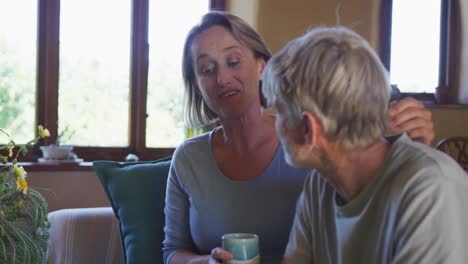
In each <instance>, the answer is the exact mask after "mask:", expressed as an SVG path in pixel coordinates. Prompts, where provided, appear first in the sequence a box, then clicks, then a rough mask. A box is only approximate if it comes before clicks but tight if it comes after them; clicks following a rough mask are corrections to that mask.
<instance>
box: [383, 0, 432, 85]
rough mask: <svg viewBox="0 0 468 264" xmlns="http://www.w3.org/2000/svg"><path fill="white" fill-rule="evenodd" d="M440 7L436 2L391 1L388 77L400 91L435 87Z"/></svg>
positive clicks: (414, 0)
mask: <svg viewBox="0 0 468 264" xmlns="http://www.w3.org/2000/svg"><path fill="white" fill-rule="evenodd" d="M422 7H423V8H422ZM440 8H441V1H440V0H411V1H408V0H393V11H392V12H393V14H392V43H391V47H392V50H391V59H390V77H391V82H392V84H396V85H398V88H399V89H400V90H401V92H406V93H422V92H427V93H434V92H435V88H436V87H437V86H438V85H439V45H440Z"/></svg>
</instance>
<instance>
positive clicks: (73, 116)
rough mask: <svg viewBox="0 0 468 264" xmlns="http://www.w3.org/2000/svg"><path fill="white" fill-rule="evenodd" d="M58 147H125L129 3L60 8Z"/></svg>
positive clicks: (82, 2) (73, 0)
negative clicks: (59, 143)
mask: <svg viewBox="0 0 468 264" xmlns="http://www.w3.org/2000/svg"><path fill="white" fill-rule="evenodd" d="M60 8H61V10H60V12H61V13H60V77H59V78H60V79H59V120H58V128H59V134H60V133H61V132H63V131H65V130H66V132H65V135H64V136H63V141H62V142H61V143H63V144H73V145H81V146H128V144H129V142H128V134H129V131H128V127H129V96H130V89H129V78H130V73H129V69H130V40H131V35H130V27H131V1H130V0H99V1H95V0H67V1H61V3H60Z"/></svg>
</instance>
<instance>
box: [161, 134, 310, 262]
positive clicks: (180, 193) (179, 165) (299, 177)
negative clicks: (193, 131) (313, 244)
mask: <svg viewBox="0 0 468 264" xmlns="http://www.w3.org/2000/svg"><path fill="white" fill-rule="evenodd" d="M212 135H213V132H209V133H205V134H203V135H200V136H198V137H195V138H192V139H189V140H187V141H185V142H184V143H183V144H182V145H180V146H179V147H178V148H177V149H176V151H175V153H174V157H173V160H172V164H171V169H170V172H169V180H168V184H167V190H166V208H165V213H166V226H165V228H164V231H165V240H164V243H163V252H164V262H165V263H169V261H170V258H171V257H172V255H173V254H174V253H175V251H176V250H181V249H185V250H190V251H194V252H197V253H199V254H210V252H211V250H212V249H213V248H215V247H219V246H221V236H222V235H223V234H226V233H234V232H243V233H255V234H257V235H259V237H260V255H261V259H262V263H280V260H281V259H282V255H283V253H284V250H285V247H286V243H287V241H288V236H289V231H290V228H291V225H292V221H293V218H294V211H295V205H296V201H297V198H298V197H299V194H300V192H301V190H302V186H303V183H304V180H305V178H306V175H308V174H309V172H310V170H308V169H297V168H293V167H291V166H289V165H288V164H287V163H286V162H285V161H284V152H283V150H282V148H281V147H278V150H277V151H276V154H275V157H274V159H273V160H272V162H271V163H270V165H269V166H268V168H267V169H266V170H265V171H264V172H263V173H262V174H261V175H259V176H257V177H256V178H254V179H252V180H248V181H233V180H230V179H229V178H227V177H225V176H224V175H223V174H222V173H221V171H220V170H219V168H218V166H217V164H216V161H215V159H214V156H213V154H212V152H211V146H210V142H211V137H212Z"/></svg>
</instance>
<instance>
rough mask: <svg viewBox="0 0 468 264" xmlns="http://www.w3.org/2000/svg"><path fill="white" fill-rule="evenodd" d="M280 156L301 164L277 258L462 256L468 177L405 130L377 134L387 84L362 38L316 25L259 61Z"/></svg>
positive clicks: (467, 235) (445, 259) (466, 239)
mask: <svg viewBox="0 0 468 264" xmlns="http://www.w3.org/2000/svg"><path fill="white" fill-rule="evenodd" d="M263 80H264V87H263V88H264V92H265V95H266V97H267V98H268V100H269V102H270V103H271V104H272V106H274V107H275V108H276V110H277V114H276V116H277V119H276V124H277V130H278V132H279V135H280V138H281V143H282V145H283V147H284V148H285V150H286V151H285V153H286V154H285V155H286V157H285V158H286V159H287V161H288V162H289V163H290V164H292V165H295V166H301V167H311V168H316V169H317V170H315V171H313V173H312V175H311V177H309V178H308V180H307V181H306V182H305V185H304V190H303V193H302V194H301V196H300V198H299V200H298V204H297V210H296V216H295V220H294V224H293V227H292V230H291V234H290V238H289V243H288V246H287V248H286V252H285V254H284V255H285V263H333V264H336V263H451V264H453V263H465V264H466V263H468V248H467V245H468V227H467V224H468V196H467V195H468V177H467V176H466V175H465V173H464V172H463V170H462V169H461V168H460V167H459V165H458V164H457V163H456V162H454V161H453V160H452V159H450V158H449V157H448V156H446V155H445V154H443V153H441V152H438V151H437V150H434V149H431V148H430V147H428V146H425V145H423V144H421V143H417V142H413V141H411V140H410V139H409V138H408V136H407V135H405V134H403V135H399V136H394V137H393V138H384V137H383V136H382V135H383V133H384V131H385V123H386V116H387V105H388V101H389V94H390V84H389V81H388V77H387V72H386V70H385V69H384V67H383V66H382V64H381V62H380V60H379V59H378V57H377V55H376V54H375V52H374V51H373V50H372V48H371V47H370V45H369V44H368V43H367V42H366V41H365V40H364V39H363V38H362V37H360V36H359V35H357V34H356V33H354V32H352V31H351V30H349V29H347V28H344V27H321V28H316V29H314V30H312V31H310V32H308V33H306V34H305V35H304V36H302V37H300V38H298V39H295V40H293V41H292V42H290V43H289V44H288V45H287V46H286V47H285V48H284V49H283V50H281V51H280V52H279V53H278V54H277V55H275V56H274V57H273V58H272V59H271V60H270V62H269V63H268V65H267V67H266V69H265V73H264V77H263Z"/></svg>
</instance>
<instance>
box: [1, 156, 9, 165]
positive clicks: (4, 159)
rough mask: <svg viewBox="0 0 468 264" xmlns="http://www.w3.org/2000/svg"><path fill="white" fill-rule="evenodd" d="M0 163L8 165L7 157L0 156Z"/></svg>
mask: <svg viewBox="0 0 468 264" xmlns="http://www.w3.org/2000/svg"><path fill="white" fill-rule="evenodd" d="M0 163H3V164H7V163H8V157H6V156H3V155H0Z"/></svg>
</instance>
